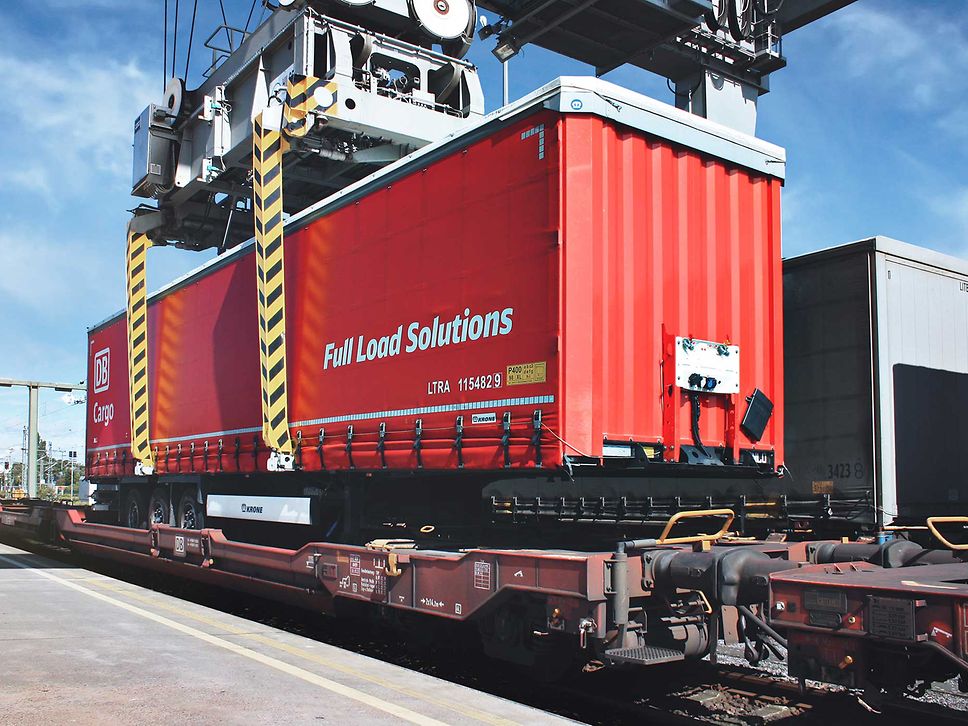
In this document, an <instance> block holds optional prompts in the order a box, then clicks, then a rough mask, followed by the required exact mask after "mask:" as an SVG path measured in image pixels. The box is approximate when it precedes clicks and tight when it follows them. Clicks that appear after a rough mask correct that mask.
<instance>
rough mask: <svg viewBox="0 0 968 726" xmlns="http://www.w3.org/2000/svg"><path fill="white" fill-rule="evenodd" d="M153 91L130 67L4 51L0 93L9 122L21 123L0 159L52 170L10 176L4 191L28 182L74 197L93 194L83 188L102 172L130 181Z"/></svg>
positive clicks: (115, 182) (31, 186) (128, 64)
mask: <svg viewBox="0 0 968 726" xmlns="http://www.w3.org/2000/svg"><path fill="white" fill-rule="evenodd" d="M155 86H157V83H153V84H151V88H150V89H149V81H148V76H147V74H146V73H145V72H144V71H143V70H142V69H141V68H140V67H139V66H138V65H136V64H135V63H133V62H119V61H117V60H113V59H105V58H103V57H102V58H92V57H71V56H68V57H64V56H62V55H60V54H57V53H50V54H48V53H44V52H38V53H31V54H23V53H16V54H15V53H13V52H12V51H10V50H2V51H0V95H2V96H3V98H4V99H5V105H6V108H7V115H8V118H16V119H22V122H21V124H19V125H18V126H19V129H18V128H17V126H15V127H13V128H12V129H9V128H8V130H7V132H6V140H5V142H4V146H3V148H2V152H0V161H2V163H3V166H5V167H6V168H8V169H10V168H12V169H14V170H18V171H17V172H16V173H20V174H21V175H24V174H27V173H28V172H26V171H24V170H37V169H41V168H46V169H48V170H49V171H48V172H47V173H46V174H44V175H41V174H40V173H38V172H37V171H30V172H29V175H28V176H27V177H23V176H21V178H20V179H19V180H18V179H16V178H14V179H10V175H9V174H7V175H6V181H5V184H4V186H9V185H10V184H11V183H12V182H17V181H19V182H20V183H21V184H23V182H24V180H25V179H26V181H28V182H32V183H31V184H27V185H25V186H27V187H28V188H29V189H34V190H45V189H50V188H53V190H54V192H55V193H56V194H57V195H71V196H74V195H76V194H78V193H84V192H90V191H91V190H90V189H85V188H84V187H83V184H85V183H89V182H90V181H91V179H92V178H94V177H95V176H96V175H97V173H106V174H108V175H110V177H111V178H110V182H111V184H113V185H120V184H121V183H122V182H125V183H126V182H127V179H128V177H127V174H128V172H129V171H130V168H131V155H130V147H131V129H132V125H133V122H134V118H135V116H136V115H137V114H138V113H139V111H140V110H141V109H143V108H144V107H145V106H146V105H147V104H148V102H149V101H150V100H151V99H152V98H153V97H154V95H157V88H155ZM51 179H56V185H54V184H52V183H51V181H50V180H51ZM118 188H119V189H123V187H121V186H118Z"/></svg>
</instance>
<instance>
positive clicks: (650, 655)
mask: <svg viewBox="0 0 968 726" xmlns="http://www.w3.org/2000/svg"><path fill="white" fill-rule="evenodd" d="M605 656H606V657H607V658H608V659H609V660H613V661H617V662H619V663H637V664H639V665H656V664H658V663H674V662H676V661H680V660H685V659H686V656H684V655H683V654H682V652H681V651H678V650H673V649H672V648H663V647H662V646H658V645H641V646H639V647H637V648H615V649H613V650H606V651H605Z"/></svg>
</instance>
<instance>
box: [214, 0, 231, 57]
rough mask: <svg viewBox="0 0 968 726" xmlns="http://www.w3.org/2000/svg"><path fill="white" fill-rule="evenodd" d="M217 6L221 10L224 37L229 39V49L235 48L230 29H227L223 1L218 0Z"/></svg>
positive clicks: (227, 22)
mask: <svg viewBox="0 0 968 726" xmlns="http://www.w3.org/2000/svg"><path fill="white" fill-rule="evenodd" d="M218 7H219V9H220V10H221V11H222V26H223V27H224V28H225V37H226V39H227V40H228V41H229V51H233V50H235V46H234V45H233V44H232V31H231V30H229V20H228V18H226V17H225V3H224V2H222V0H218Z"/></svg>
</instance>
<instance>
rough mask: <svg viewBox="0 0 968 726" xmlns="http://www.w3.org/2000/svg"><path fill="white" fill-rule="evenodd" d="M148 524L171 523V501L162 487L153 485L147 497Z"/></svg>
mask: <svg viewBox="0 0 968 726" xmlns="http://www.w3.org/2000/svg"><path fill="white" fill-rule="evenodd" d="M148 524H149V525H150V524H171V502H170V501H169V500H168V490H167V489H165V488H164V487H155V489H154V491H153V492H151V496H150V497H149V498H148Z"/></svg>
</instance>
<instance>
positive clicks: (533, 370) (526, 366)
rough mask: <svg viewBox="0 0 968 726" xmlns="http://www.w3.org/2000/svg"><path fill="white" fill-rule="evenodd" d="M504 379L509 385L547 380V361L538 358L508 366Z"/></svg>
mask: <svg viewBox="0 0 968 726" xmlns="http://www.w3.org/2000/svg"><path fill="white" fill-rule="evenodd" d="M506 380H507V384H508V385H509V386H520V385H523V384H525V383H544V382H545V381H547V380H548V362H547V361H543V360H540V361H536V362H534V363H517V364H515V365H513V366H508V370H507V378H506Z"/></svg>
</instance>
